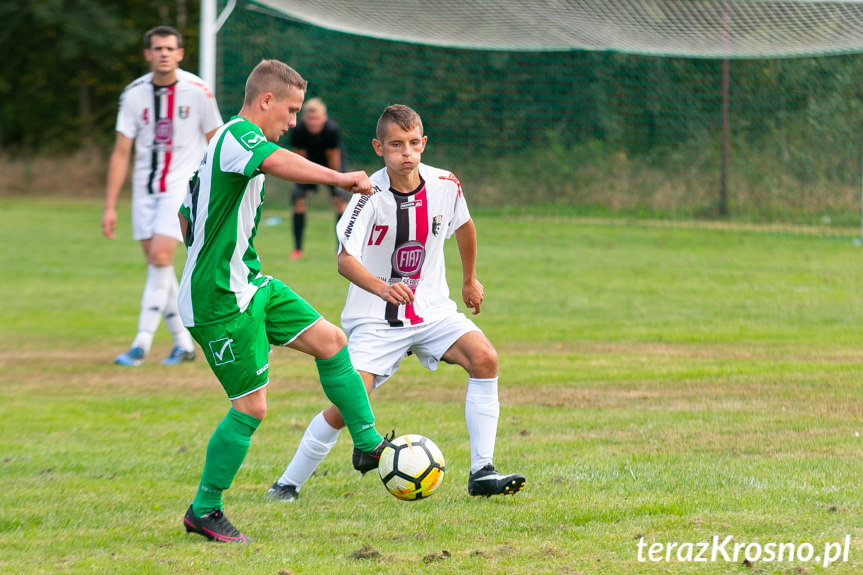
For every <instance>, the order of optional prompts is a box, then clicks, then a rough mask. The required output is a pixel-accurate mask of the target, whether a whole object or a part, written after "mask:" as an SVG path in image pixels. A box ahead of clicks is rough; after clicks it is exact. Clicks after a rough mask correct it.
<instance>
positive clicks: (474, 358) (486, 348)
mask: <svg viewBox="0 0 863 575" xmlns="http://www.w3.org/2000/svg"><path fill="white" fill-rule="evenodd" d="M471 372H472V373H471V377H478V378H490V377H497V351H496V350H495V349H494V346H492V345H491V344H490V343H489V344H487V345H483V346H481V347H479V348H478V349H476V350H474V353H472V354H471Z"/></svg>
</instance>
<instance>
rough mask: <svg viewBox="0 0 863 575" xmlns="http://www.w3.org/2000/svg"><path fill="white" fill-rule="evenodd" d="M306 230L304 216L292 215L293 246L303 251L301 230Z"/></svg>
mask: <svg viewBox="0 0 863 575" xmlns="http://www.w3.org/2000/svg"><path fill="white" fill-rule="evenodd" d="M305 228H306V214H294V245H295V246H296V249H298V250H300V251H302V250H303V230H304V229H305Z"/></svg>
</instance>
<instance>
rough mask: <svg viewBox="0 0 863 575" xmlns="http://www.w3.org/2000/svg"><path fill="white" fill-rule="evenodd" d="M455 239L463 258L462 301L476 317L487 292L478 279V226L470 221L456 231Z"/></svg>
mask: <svg viewBox="0 0 863 575" xmlns="http://www.w3.org/2000/svg"><path fill="white" fill-rule="evenodd" d="M455 239H456V242H457V243H458V253H459V256H461V273H462V284H461V299H462V300H463V301H464V305H466V306H467V307H469V308H471V309H473V315H476V314H478V313H479V312H480V306H481V305H482V300H483V297H484V295H485V290H484V289H483V286H482V284H481V283H479V280H478V279H476V251H477V250H476V226H474V225H473V220H468V221H467V222H465V223H464V224H462V225H461V226H460V227H459V228H458V229H457V230H456V231H455Z"/></svg>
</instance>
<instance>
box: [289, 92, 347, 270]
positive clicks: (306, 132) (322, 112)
mask: <svg viewBox="0 0 863 575" xmlns="http://www.w3.org/2000/svg"><path fill="white" fill-rule="evenodd" d="M290 136H291V148H292V149H293V151H294V152H296V153H298V154H300V155H301V156H304V157H306V158H307V159H309V160H311V161H312V162H315V163H316V164H320V165H322V166H326V167H328V168H330V169H331V170H336V171H337V172H343V171H345V165H344V164H345V162H344V152H343V149H342V146H341V141H340V139H339V125H338V124H337V123H336V122H335V121H333V120H330V119H329V118H327V106H326V104H324V102H323V100H321V99H320V98H311V99H309V100H308V101H307V102H306V104H305V106H303V115H302V119H300V121H298V122H297V126H296V127H295V128H294V129H293V130H291V133H290ZM329 188H330V195H331V196H332V198H333V208H334V209H335V211H336V221H338V220H339V218H341V216H342V214H343V213H344V211H345V208H346V207H347V205H348V200H349V199H350V194H349V193H346V192H345V191H344V190H342V189H340V188H337V187H335V186H330V187H329ZM317 189H318V186H317V184H296V185H295V186H294V190H293V192H292V193H291V201H292V203H293V205H294V251H293V252H292V253H291V259H292V260H295V259H299V258H302V257H303V255H304V254H303V232H304V231H305V227H306V196H307V195H308V194H309V192H313V191H316V190H317Z"/></svg>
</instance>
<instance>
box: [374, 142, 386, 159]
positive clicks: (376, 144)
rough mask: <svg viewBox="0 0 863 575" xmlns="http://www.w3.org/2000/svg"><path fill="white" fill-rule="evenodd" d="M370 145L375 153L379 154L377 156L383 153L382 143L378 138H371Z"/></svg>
mask: <svg viewBox="0 0 863 575" xmlns="http://www.w3.org/2000/svg"><path fill="white" fill-rule="evenodd" d="M372 147H373V148H374V149H375V153H376V154H377V155H379V156H383V155H384V145H383V143H381V141H380V140H378V139H373V140H372Z"/></svg>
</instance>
